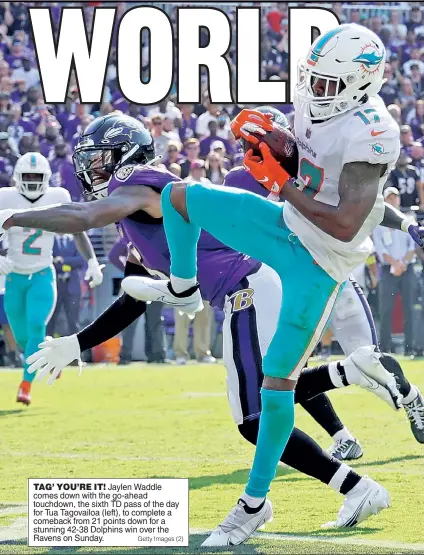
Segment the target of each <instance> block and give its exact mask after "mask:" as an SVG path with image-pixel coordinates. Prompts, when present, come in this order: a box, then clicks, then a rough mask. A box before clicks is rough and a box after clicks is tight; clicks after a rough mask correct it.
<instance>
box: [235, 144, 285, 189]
mask: <svg viewBox="0 0 424 555" xmlns="http://www.w3.org/2000/svg"><path fill="white" fill-rule="evenodd" d="M259 150H260V151H261V154H262V158H261V157H260V156H254V155H253V150H249V151H248V152H247V153H246V155H245V157H244V165H245V167H246V169H247V170H249V172H250V173H251V174H252V176H253V177H254V178H255V179H256V181H258V182H259V183H260V184H261V185H263V186H264V187H265V188H266V189H268V190H269V191H271V193H274V194H276V195H278V194H280V192H281V190H282V188H283V187H284V185H285V184H286V183H287V181H288V180H289V179H290V175H289V174H288V173H287V172H286V170H285V169H284V168H282V167H281V166H280V164H279V162H278V161H277V160H276V159H275V158H274V157H273V155H272V154H271V151H270V149H269V146H268V145H266V144H265V143H260V144H259Z"/></svg>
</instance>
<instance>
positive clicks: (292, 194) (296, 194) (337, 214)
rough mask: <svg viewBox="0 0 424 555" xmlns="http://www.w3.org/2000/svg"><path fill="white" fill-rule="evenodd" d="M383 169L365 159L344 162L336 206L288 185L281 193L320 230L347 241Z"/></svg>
mask: <svg viewBox="0 0 424 555" xmlns="http://www.w3.org/2000/svg"><path fill="white" fill-rule="evenodd" d="M385 170H386V166H385V165H381V164H369V163H368V162H351V163H349V164H345V165H344V167H343V170H342V173H341V175H340V180H339V196H340V202H339V204H338V206H330V205H328V204H324V203H323V202H318V201H316V200H313V199H311V198H309V197H308V196H306V195H305V194H303V193H302V192H301V191H300V190H298V189H297V188H296V187H294V186H291V185H288V184H287V185H286V186H285V187H284V189H283V191H282V196H283V197H284V199H285V200H287V201H288V202H290V204H292V205H293V206H294V207H295V208H296V209H297V210H299V212H300V213H301V214H303V215H304V216H305V217H306V218H308V220H310V221H311V222H312V223H313V224H315V225H316V226H317V227H319V228H320V229H322V231H324V232H325V233H328V234H329V235H331V236H332V237H334V238H335V239H338V240H339V241H343V242H346V243H349V242H350V241H352V240H353V239H354V237H355V236H356V234H357V233H358V231H359V230H360V229H361V227H362V225H363V223H364V222H365V220H366V218H367V216H368V215H369V213H370V212H371V210H372V208H373V206H374V204H375V200H376V197H377V192H378V185H379V180H380V177H381V176H382V175H383V174H384V172H385Z"/></svg>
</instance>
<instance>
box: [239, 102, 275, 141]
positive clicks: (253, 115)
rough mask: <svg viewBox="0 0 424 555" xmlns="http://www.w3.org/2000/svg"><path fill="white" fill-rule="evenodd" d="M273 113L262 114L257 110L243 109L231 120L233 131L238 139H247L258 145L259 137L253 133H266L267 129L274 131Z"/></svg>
mask: <svg viewBox="0 0 424 555" xmlns="http://www.w3.org/2000/svg"><path fill="white" fill-rule="evenodd" d="M273 118H274V116H273V115H272V114H262V113H261V112H258V111H257V110H247V109H244V110H242V111H241V112H240V113H239V114H238V116H236V117H235V118H234V119H233V121H232V122H231V131H232V132H233V135H234V137H235V138H236V139H245V140H246V141H249V142H250V143H252V144H254V145H257V144H258V143H259V139H258V138H257V137H255V136H254V135H251V133H257V134H258V135H265V133H266V132H267V131H272V123H271V122H272V120H273Z"/></svg>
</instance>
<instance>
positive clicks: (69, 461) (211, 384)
mask: <svg viewBox="0 0 424 555" xmlns="http://www.w3.org/2000/svg"><path fill="white" fill-rule="evenodd" d="M404 367H405V369H406V371H407V374H408V376H409V378H410V379H411V381H413V382H415V383H416V384H417V385H418V386H420V387H421V388H422V389H423V390H424V362H419V361H414V362H405V363H404ZM19 381H20V374H19V373H18V372H17V371H7V370H5V371H4V372H0V407H1V409H0V416H1V426H0V492H1V493H0V554H1V553H23V554H25V553H49V554H52V553H102V554H105V553H131V554H133V553H134V554H135V553H147V554H150V553H196V552H201V550H200V549H199V546H200V543H201V542H202V541H203V538H204V537H205V533H206V532H207V530H210V529H212V528H213V527H215V526H216V525H217V524H218V523H219V521H220V520H221V519H222V518H223V517H225V516H226V514H227V512H228V510H229V509H230V508H231V507H232V506H233V504H234V503H235V501H236V500H237V498H238V496H239V494H240V493H241V492H242V490H243V486H244V484H245V483H246V480H247V476H248V471H249V467H250V464H251V461H252V456H253V448H252V446H251V445H249V444H248V443H246V442H245V441H244V440H242V438H241V437H240V436H239V434H238V432H237V429H236V426H235V425H234V424H233V422H232V419H231V416H230V412H229V408H228V406H227V400H226V396H225V393H224V391H225V389H224V388H225V371H224V368H223V367H222V366H221V365H214V366H206V365H204V366H198V365H187V366H185V367H177V366H151V365H139V364H133V365H131V366H129V367H122V368H117V367H115V366H109V367H106V366H94V367H89V368H86V369H84V371H83V374H82V376H78V369H76V368H69V369H67V370H66V371H65V373H64V375H63V376H62V378H61V379H60V380H59V381H57V382H56V383H55V384H54V386H52V387H49V386H47V385H46V384H45V383H36V384H35V386H34V388H33V404H32V405H31V406H30V407H29V408H28V409H27V408H21V407H20V406H19V405H16V403H15V393H16V389H17V386H18V383H19ZM330 396H331V399H332V400H333V401H334V404H335V407H336V408H337V409H338V410H339V413H340V415H341V417H342V419H343V420H344V422H345V424H346V425H347V426H348V427H349V429H350V430H351V431H352V432H353V433H354V434H355V435H356V436H357V437H358V439H359V440H360V441H361V444H362V447H363V449H364V457H363V458H362V459H361V460H360V461H359V462H356V463H353V465H352V466H354V467H355V469H356V470H357V471H358V472H360V473H364V474H369V475H370V476H371V477H372V478H374V479H376V480H378V481H380V482H381V483H382V484H383V485H384V486H385V487H387V488H388V489H389V491H390V493H391V496H392V506H391V508H390V509H388V510H386V511H383V512H382V513H381V514H380V515H378V516H377V517H374V518H371V519H369V520H368V521H366V522H365V523H364V524H363V525H361V526H360V527H359V528H357V529H354V530H349V531H328V530H321V529H320V525H321V524H322V523H324V522H327V521H329V520H333V519H334V517H335V516H336V514H337V511H338V510H339V508H340V505H341V503H342V496H341V495H338V494H336V493H334V492H333V491H332V490H330V489H328V488H326V487H325V486H323V485H322V484H321V483H319V482H316V481H314V480H312V479H310V478H307V477H306V476H303V475H301V474H299V473H297V472H295V471H292V470H290V469H287V468H281V469H279V471H278V476H277V478H276V480H275V482H274V485H273V488H272V491H271V494H270V499H271V500H272V501H273V504H274V521H273V522H272V523H270V524H268V525H267V527H266V529H265V531H264V532H263V533H262V532H260V533H259V534H258V535H257V536H255V537H253V538H251V539H250V540H249V542H248V543H247V544H246V545H244V546H240V547H237V548H232V549H231V550H225V551H221V552H223V553H243V554H244V553H246V554H256V553H266V554H274V553H282V552H284V553H288V554H291V553H299V554H300V553H365V554H368V553H376V554H379V553H417V552H421V553H423V552H424V495H423V491H424V464H423V462H424V446H422V445H419V444H418V443H417V442H416V441H415V439H414V438H413V436H412V434H411V433H410V429H409V424H408V422H407V421H406V416H405V414H404V412H403V411H402V412H399V413H395V412H393V411H391V410H390V409H389V408H388V407H387V406H386V405H385V404H384V403H382V402H381V401H380V400H379V399H377V398H374V397H373V396H372V395H371V394H369V393H366V392H363V391H362V390H359V389H358V388H355V387H351V388H347V389H345V390H342V391H334V392H331V393H330ZM297 425H298V426H299V427H300V428H302V429H304V430H305V431H308V432H309V433H311V434H312V436H313V437H314V438H315V439H317V440H318V441H319V443H320V444H321V445H323V446H324V447H328V446H329V445H330V443H331V441H330V438H328V437H326V435H325V433H324V432H323V431H322V430H321V429H320V428H318V426H317V425H316V424H315V422H313V421H312V419H311V418H310V416H309V415H307V414H305V413H304V412H303V410H302V409H301V408H298V409H297ZM49 477H57V478H89V477H93V478H149V477H188V478H190V527H191V532H192V533H191V539H190V546H189V547H188V548H179V549H177V548H175V549H172V548H169V549H168V550H166V549H164V548H160V549H156V550H155V549H153V548H126V549H125V548H115V549H114V548H103V549H102V548H81V547H79V548H75V549H73V550H72V549H64V548H60V550H59V548H58V549H54V548H28V547H26V514H25V513H26V508H25V502H26V499H27V479H28V478H49ZM203 552H204V551H203Z"/></svg>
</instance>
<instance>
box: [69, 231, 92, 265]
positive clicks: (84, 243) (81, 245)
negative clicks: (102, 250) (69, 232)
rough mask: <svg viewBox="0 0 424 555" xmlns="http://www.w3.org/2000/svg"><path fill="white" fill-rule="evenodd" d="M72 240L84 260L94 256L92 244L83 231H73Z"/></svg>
mask: <svg viewBox="0 0 424 555" xmlns="http://www.w3.org/2000/svg"><path fill="white" fill-rule="evenodd" d="M74 240H75V245H76V247H77V249H78V252H79V253H80V255H81V256H82V257H83V258H84V260H90V259H91V258H95V257H96V255H95V253H94V249H93V245H92V244H91V241H90V239H89V238H88V235H87V234H86V233H85V232H83V233H75V235H74Z"/></svg>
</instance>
